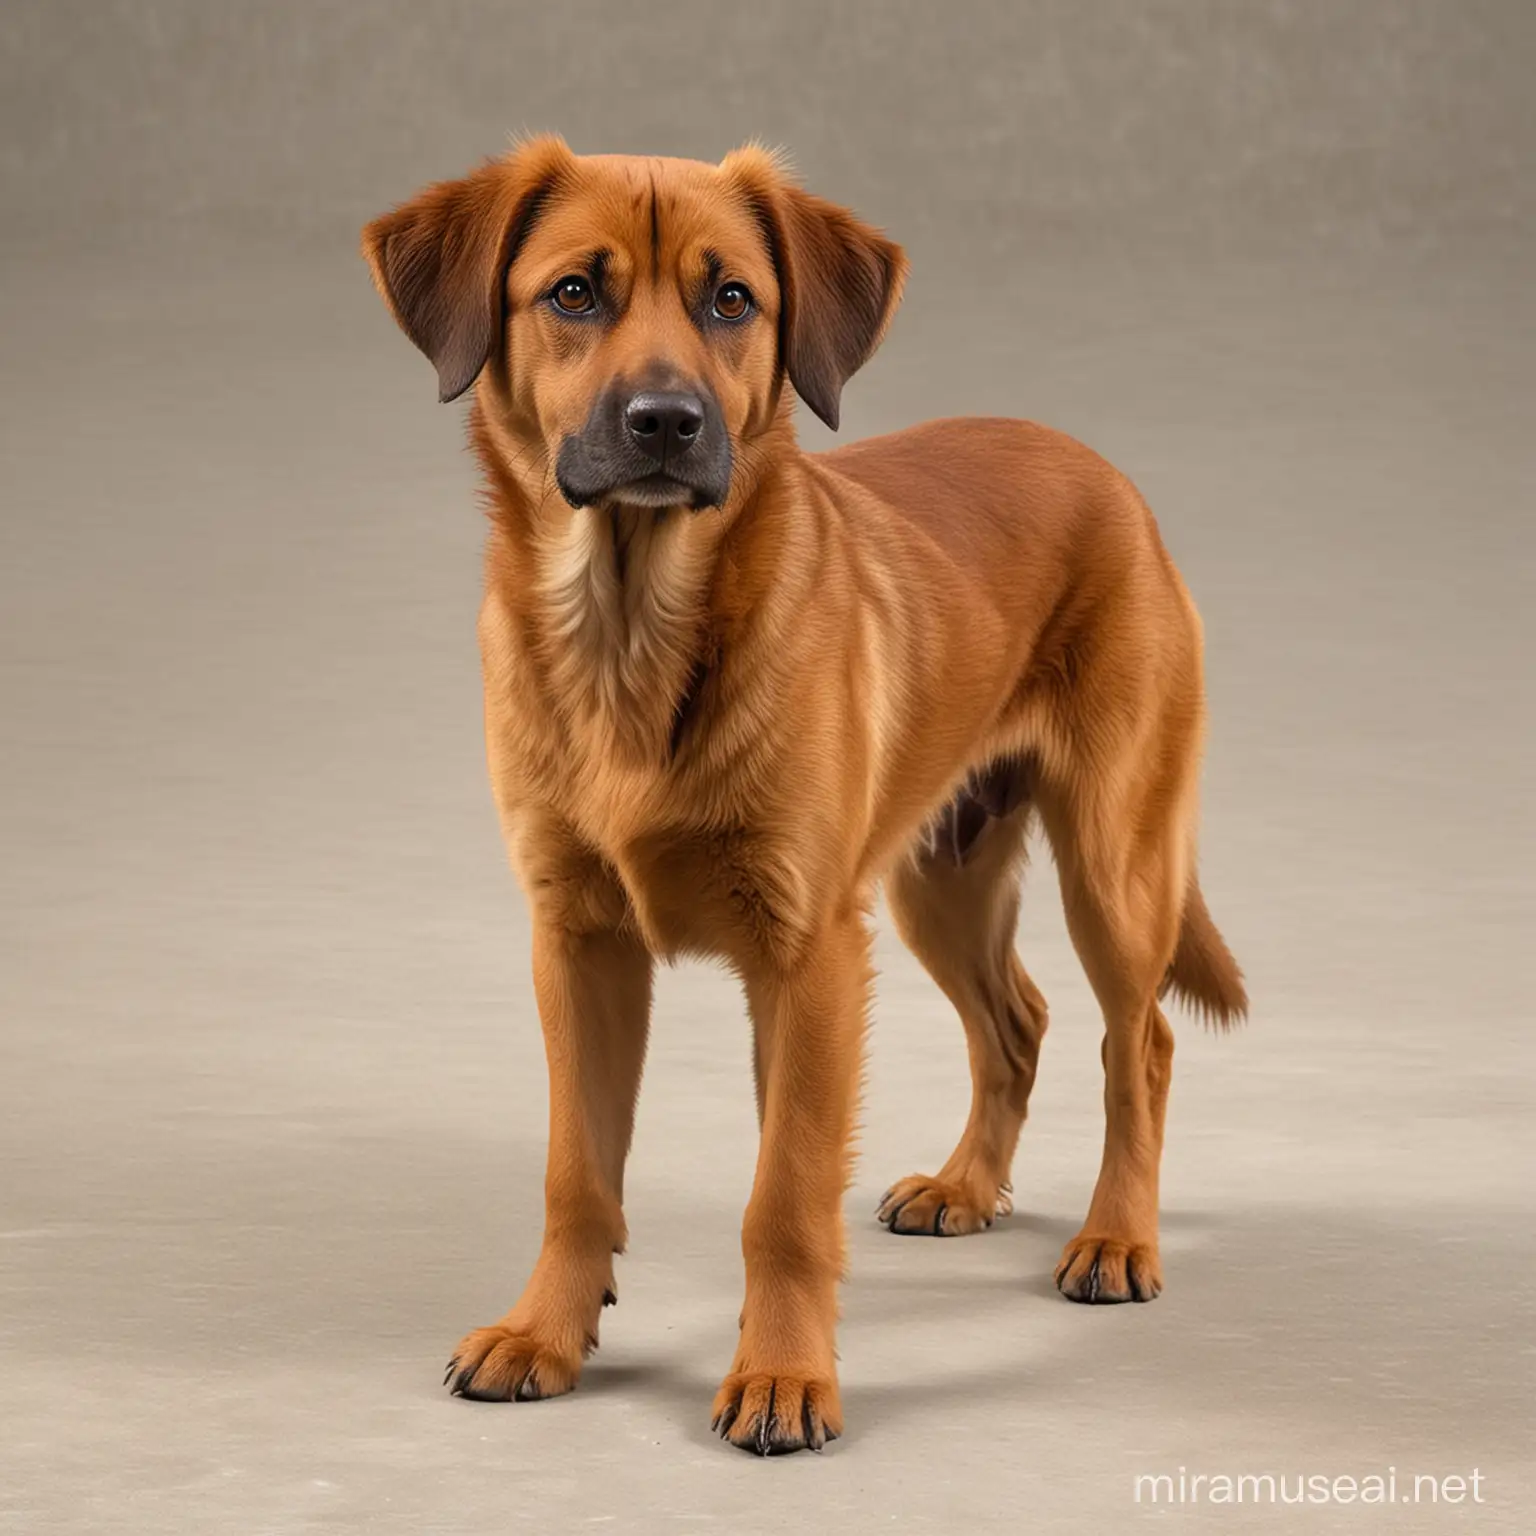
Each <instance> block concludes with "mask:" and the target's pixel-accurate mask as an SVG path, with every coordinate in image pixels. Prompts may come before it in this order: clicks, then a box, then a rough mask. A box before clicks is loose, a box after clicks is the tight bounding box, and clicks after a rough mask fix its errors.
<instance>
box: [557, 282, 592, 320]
mask: <svg viewBox="0 0 1536 1536" xmlns="http://www.w3.org/2000/svg"><path fill="white" fill-rule="evenodd" d="M554 300H555V308H556V309H559V310H562V311H564V313H566V314H568V315H584V314H586V312H587V311H588V310H589V309H591V308H592V305H593V304H594V302H596V301H595V300H594V299H593V297H592V284H591V283H589V282H588V281H587V280H586V278H584V277H562V278H561V279H560V281H559V282H558V283H556V284H555V292H554Z"/></svg>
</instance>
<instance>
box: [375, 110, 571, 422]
mask: <svg viewBox="0 0 1536 1536" xmlns="http://www.w3.org/2000/svg"><path fill="white" fill-rule="evenodd" d="M571 159H572V156H571V152H570V150H568V149H567V148H566V146H565V143H564V141H563V140H561V139H558V138H554V137H549V138H541V139H534V140H532V141H531V142H529V143H527V144H524V145H523V146H522V147H521V148H519V149H517V150H514V151H513V153H512V154H510V155H508V156H507V157H506V158H505V159H501V160H492V161H489V162H487V163H486V164H485V165H483V166H481V167H480V169H479V170H477V171H472V172H471V173H470V174H469V175H468V176H464V177H461V178H460V179H459V180H457V181H440V182H437V183H435V184H434V185H432V186H430V187H427V188H426V189H425V190H424V191H422V192H419V193H417V195H416V196H415V197H413V198H412V199H411V200H410V201H409V202H408V203H402V204H401V205H400V206H399V207H398V208H396V209H395V210H394V211H393V212H391V213H386V214H384V215H383V216H382V217H380V218H377V219H375V220H374V221H373V222H372V223H371V224H369V225H368V226H367V228H366V229H364V230H363V255H364V256H365V257H367V259H368V265H369V267H370V268H371V269H372V271H373V281H374V286H375V287H377V288H378V290H379V292H380V293H381V294H382V295H383V297H384V302H385V303H386V304H388V305H389V308H390V311H391V313H392V314H393V315H394V317H395V319H396V320H397V321H398V322H399V324H400V329H401V330H403V331H404V332H405V334H406V335H407V336H409V337H410V339H411V340H412V341H413V342H415V344H416V345H417V346H418V347H420V348H421V350H422V351H423V352H425V353H426V355H427V357H428V358H429V359H430V360H431V362H432V364H433V365H434V366H435V367H436V369H437V378H438V398H439V399H440V400H443V401H448V400H457V399H458V397H459V396H460V395H462V394H463V393H464V391H465V390H466V389H468V388H469V386H470V385H471V384H473V383H474V382H475V380H476V379H477V378H478V377H479V375H480V370H481V369H482V368H483V367H484V366H485V361H486V359H487V358H488V357H489V356H490V355H491V349H492V348H493V347H494V346H495V345H496V339H497V336H498V335H499V334H500V331H501V326H502V319H503V316H502V307H503V287H504V285H505V282H506V276H507V267H508V265H509V264H510V263H511V261H512V259H513V257H514V256H516V254H517V247H518V245H519V243H520V242H521V241H522V239H523V237H524V236H525V235H526V234H527V233H528V230H529V228H530V227H531V225H532V223H533V220H534V218H535V217H536V215H537V214H538V211H539V208H540V207H541V206H542V204H543V203H544V201H545V199H546V198H547V197H548V196H549V194H550V192H551V191H552V190H553V189H554V187H555V184H556V182H557V181H558V179H559V177H560V174H561V172H562V170H564V169H565V168H566V167H567V166H568V165H569V164H570V162H571Z"/></svg>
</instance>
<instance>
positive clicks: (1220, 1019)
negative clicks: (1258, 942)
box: [1158, 870, 1248, 1029]
mask: <svg viewBox="0 0 1536 1536" xmlns="http://www.w3.org/2000/svg"><path fill="white" fill-rule="evenodd" d="M1170 989H1171V990H1172V991H1173V993H1174V995H1175V996H1176V997H1177V998H1178V999H1179V1001H1180V1002H1182V1003H1183V1004H1184V1006H1185V1007H1186V1008H1190V1009H1193V1010H1194V1011H1195V1012H1196V1013H1198V1014H1199V1015H1200V1017H1201V1018H1202V1019H1204V1020H1205V1022H1206V1023H1207V1024H1211V1025H1214V1026H1215V1027H1216V1028H1217V1029H1230V1028H1231V1027H1232V1026H1233V1025H1234V1024H1236V1023H1237V1022H1238V1021H1239V1020H1241V1019H1245V1018H1247V1016H1248V989H1247V988H1246V987H1245V986H1244V985H1243V973H1242V971H1241V970H1239V969H1238V964H1237V961H1236V960H1234V959H1233V958H1232V951H1231V950H1230V949H1228V948H1227V941H1226V940H1225V939H1224V938H1222V936H1221V934H1220V932H1218V930H1217V928H1216V924H1215V923H1214V922H1212V921H1211V914H1210V912H1209V910H1208V909H1207V908H1206V905H1205V897H1204V896H1202V895H1201V894H1200V882H1199V881H1198V880H1197V879H1196V878H1195V875H1194V871H1193V870H1191V871H1190V876H1189V888H1188V890H1187V891H1186V893H1185V896H1184V918H1183V922H1182V923H1181V925H1180V927H1179V943H1178V947H1177V948H1176V949H1175V950H1174V952H1173V960H1172V961H1171V962H1170V964H1169V966H1168V974H1167V975H1166V976H1164V977H1163V985H1162V987H1161V988H1160V989H1159V992H1158V996H1159V997H1161V996H1163V994H1164V993H1166V992H1168V991H1169V990H1170Z"/></svg>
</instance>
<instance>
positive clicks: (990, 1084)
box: [878, 770, 1046, 1237]
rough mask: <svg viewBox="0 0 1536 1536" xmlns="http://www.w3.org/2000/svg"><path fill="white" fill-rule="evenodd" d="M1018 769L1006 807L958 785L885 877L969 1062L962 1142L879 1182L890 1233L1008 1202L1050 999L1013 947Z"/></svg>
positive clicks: (980, 1220)
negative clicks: (924, 1168) (885, 1186)
mask: <svg viewBox="0 0 1536 1536" xmlns="http://www.w3.org/2000/svg"><path fill="white" fill-rule="evenodd" d="M1016 773H1017V774H1018V777H1017V778H1016V781H1015V783H1014V786H1013V788H1014V791H1015V792H1014V793H1013V794H1011V795H1009V796H1007V797H1006V798H1005V799H1004V801H1003V802H1002V804H999V803H998V801H997V799H996V798H992V799H991V800H990V804H991V806H992V808H993V809H1003V810H1004V814H1003V815H1001V816H992V815H990V814H988V812H987V809H986V806H987V803H988V797H986V796H985V794H984V793H983V795H982V796H981V797H980V798H978V796H977V795H975V794H964V795H962V797H961V799H960V800H959V801H958V802H957V803H956V804H955V805H953V806H951V807H949V808H948V809H947V810H946V812H945V815H944V817H943V818H941V821H940V826H939V834H938V835H937V836H936V837H935V838H934V839H933V840H932V844H931V846H923V847H921V848H920V849H918V850H916V851H914V852H913V853H911V854H909V855H908V856H907V857H906V858H905V859H904V860H903V861H902V862H901V864H900V865H899V867H898V868H897V869H896V871H895V872H894V873H893V874H892V875H891V876H890V877H889V878H888V879H887V881H886V898H887V901H888V902H889V904H890V908H891V912H892V915H893V916H894V918H895V920H896V926H897V929H898V931H899V932H900V934H901V936H902V939H903V940H904V941H905V943H906V944H907V946H908V948H909V949H911V950H912V952H913V953H914V954H915V955H916V956H917V958H918V959H919V960H920V961H922V963H923V966H924V967H925V969H926V970H927V971H928V974H929V975H930V976H932V977H933V979H934V980H935V981H936V982H937V983H938V984H939V986H940V988H941V989H942V990H943V991H944V993H945V995H946V996H947V997H948V998H949V1000H950V1001H951V1002H952V1003H953V1004H954V1005H955V1009H956V1011H957V1012H958V1013H959V1015H960V1021H961V1023H962V1024H963V1025H964V1026H965V1040H966V1049H967V1051H968V1053H969V1055H970V1061H971V1113H970V1118H969V1119H968V1120H967V1121H966V1126H965V1131H964V1133H963V1134H962V1135H961V1137H960V1142H959V1144H958V1145H957V1146H956V1148H955V1150H954V1151H953V1152H952V1153H951V1154H950V1157H949V1160H948V1161H947V1162H946V1163H945V1164H944V1166H943V1167H942V1168H940V1169H939V1171H938V1173H937V1174H936V1175H934V1176H933V1177H932V1178H928V1177H925V1176H923V1175H920V1174H915V1175H913V1176H911V1177H909V1178H905V1179H902V1180H901V1181H900V1182H899V1183H897V1184H895V1185H893V1186H892V1188H891V1189H890V1190H889V1191H888V1192H887V1193H886V1195H885V1198H884V1199H883V1200H882V1201H881V1203H880V1207H879V1211H878V1215H879V1219H880V1220H881V1221H882V1222H883V1223H884V1224H885V1225H886V1226H887V1227H889V1228H890V1230H891V1231H892V1232H899V1233H903V1234H913V1235H926V1236H934V1237H958V1236H961V1235H963V1234H965V1233H968V1232H977V1231H980V1230H981V1229H982V1228H984V1227H990V1226H991V1225H992V1222H993V1219H994V1217H995V1216H996V1215H998V1214H1006V1213H1007V1212H1008V1211H1010V1210H1011V1209H1012V1184H1011V1170H1012V1166H1013V1153H1014V1148H1015V1147H1016V1145H1017V1144H1018V1139H1019V1130H1020V1127H1021V1126H1022V1125H1023V1123H1024V1115H1025V1112H1026V1110H1027V1109H1028V1106H1029V1095H1030V1090H1031V1089H1032V1088H1033V1087H1034V1083H1035V1068H1036V1064H1037V1062H1038V1059H1039V1055H1040V1042H1041V1040H1042V1038H1043V1037H1044V1035H1045V1028H1046V1006H1045V999H1044V997H1042V996H1041V994H1040V992H1039V989H1038V988H1037V987H1036V986H1035V984H1034V983H1033V982H1032V981H1031V980H1030V979H1029V976H1028V975H1027V974H1026V972H1025V970H1024V967H1023V965H1021V964H1020V962H1019V957H1018V955H1017V954H1016V953H1015V952H1014V947H1013V945H1014V931H1015V929H1016V928H1017V926H1018V916H1019V886H1020V881H1021V878H1022V874H1023V866H1024V845H1025V839H1026V835H1027V832H1028V826H1029V816H1030V810H1029V805H1028V803H1027V801H1022V802H1019V796H1020V795H1021V794H1022V792H1023V786H1024V782H1025V781H1024V777H1023V774H1022V770H1016ZM1008 800H1013V801H1015V802H1016V803H1014V804H1012V805H1011V807H1010V806H1008Z"/></svg>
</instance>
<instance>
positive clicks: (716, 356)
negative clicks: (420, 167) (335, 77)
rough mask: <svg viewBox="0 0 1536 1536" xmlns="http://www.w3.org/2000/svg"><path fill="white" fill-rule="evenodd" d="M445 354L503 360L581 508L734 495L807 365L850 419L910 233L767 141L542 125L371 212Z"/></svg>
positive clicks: (549, 466)
mask: <svg viewBox="0 0 1536 1536" xmlns="http://www.w3.org/2000/svg"><path fill="white" fill-rule="evenodd" d="M364 250H365V252H366V254H367V255H368V258H369V261H370V263H371V264H372V266H373V270H374V275H375V279H376V281H377V283H378V285H379V287H380V289H381V290H382V291H383V293H384V294H385V297H386V298H387V300H388V301H389V303H390V306H391V308H392V309H393V310H394V312H395V315H396V318H397V319H398V320H399V321H400V323H401V325H402V327H403V328H404V329H405V331H406V333H407V334H408V335H409V336H410V337H411V339H412V340H413V341H415V342H416V344H417V345H418V346H419V347H421V349H422V350H423V351H424V352H425V353H426V354H427V355H428V356H429V357H430V358H431V359H432V361H433V362H434V363H435V364H436V365H437V368H438V374H439V380H440V385H441V390H440V393H441V397H442V398H443V399H445V400H448V399H453V398H456V397H457V396H458V395H460V394H462V393H463V392H464V390H466V389H468V388H469V386H470V385H471V384H473V383H474V382H475V381H476V379H477V378H478V379H480V380H481V391H480V397H479V398H480V404H481V408H482V410H483V411H484V412H485V413H486V414H487V416H490V417H494V418H495V420H496V421H497V422H498V424H499V425H501V426H503V427H505V429H506V431H507V434H508V438H509V441H510V442H511V443H512V444H513V445H515V447H516V449H517V452H516V453H515V455H513V465H512V467H514V470H515V472H517V473H519V474H520V475H524V476H526V475H527V474H529V473H530V472H531V471H533V470H537V471H538V472H539V473H541V474H542V475H543V476H544V477H545V478H546V483H548V484H550V487H551V489H552V490H553V489H554V488H558V491H559V494H560V496H561V497H562V498H563V499H564V500H565V501H566V502H568V503H570V504H571V505H572V506H576V507H604V506H612V507H621V506H622V507H636V508H650V509H654V510H656V511H657V512H663V511H665V510H667V509H673V508H676V509H686V510H698V509H701V508H706V507H723V506H725V505H726V504H727V502H729V501H730V500H731V498H732V497H733V495H734V494H736V493H737V492H738V491H739V490H740V488H741V485H742V481H743V466H744V465H751V464H753V463H754V462H755V456H754V455H753V454H752V445H753V443H754V441H755V440H756V439H757V438H759V437H760V436H762V435H763V434H764V433H766V432H767V431H768V430H769V429H770V427H772V426H773V424H774V423H775V421H776V420H778V419H779V417H780V415H781V412H780V404H781V397H782V393H783V384H784V381H785V379H786V378H787V379H788V380H789V381H790V383H792V384H793V386H794V388H795V389H796V391H797V392H798V393H799V394H800V396H801V397H802V398H803V399H804V400H805V401H806V402H807V403H808V404H809V405H810V406H811V408H812V409H813V410H814V411H815V412H816V414H817V415H818V416H820V417H821V418H822V419H823V420H824V421H826V422H827V423H828V424H829V425H830V426H833V427H835V426H836V425H837V420H838V407H839V396H840V392H841V389H842V386H843V383H844V382H845V381H846V379H847V378H848V377H849V376H850V375H851V374H852V373H853V372H854V371H855V370H856V369H857V368H858V367H859V366H860V365H861V364H862V363H863V362H864V361H865V359H866V358H867V357H868V355H869V354H870V352H872V351H873V350H874V347H875V346H876V344H877V343H878V340H879V337H880V335H881V333H882V332H883V330H884V327H885V325H886V323H887V322H888V320H889V318H890V315H891V312H892V311H893V310H894V308H895V305H896V303H897V300H898V297H899V294H900V289H901V284H902V280H903V277H904V275H905V270H906V261H905V258H904V257H903V255H902V253H901V251H900V249H899V248H898V247H897V246H895V245H893V244H892V243H891V242H890V241H888V240H886V239H885V238H884V237H883V236H881V235H880V234H878V233H877V232H876V231H874V230H872V229H870V228H869V227H868V226H866V225H864V224H862V223H860V222H859V221H858V220H857V219H855V218H854V217H853V216H852V215H851V214H849V213H847V212H846V211H845V210H843V209H840V208H837V207H835V206H833V205H832V204H830V203H824V202H822V201H821V200H820V199H818V198H814V197H811V196H810V195H809V194H807V193H805V192H802V191H800V190H799V189H798V188H797V187H794V186H792V185H791V184H790V183H788V182H787V181H786V180H785V178H784V176H783V174H782V172H781V170H780V168H779V166H778V165H777V163H776V162H775V161H774V160H773V158H772V157H771V156H769V155H768V154H766V153H764V152H763V151H760V150H755V149H748V150H741V151H738V152H737V153H736V154H734V155H730V156H728V157H727V158H726V159H725V160H724V161H722V162H721V164H719V165H718V166H714V165H706V164H703V163H701V162H695V161H687V160H650V159H640V158H634V157H629V156H591V157H577V156H574V155H572V154H571V153H570V151H569V150H568V149H566V147H565V145H564V144H563V143H561V142H560V141H559V140H558V139H541V140H536V141H534V142H533V143H530V144H528V145H525V146H524V147H523V148H522V149H520V150H518V151H516V152H515V153H514V154H513V155H511V156H510V157H508V158H507V159H506V160H502V161H497V162H493V163H491V164H489V165H487V166H485V167H483V168H482V169H481V170H480V171H478V172H475V173H474V174H473V175H471V176H469V177H466V178H464V179H463V180H461V181H457V182H444V183H440V184H438V185H437V186H435V187H431V188H429V189H428V190H427V191H425V192H423V193H422V194H420V195H419V196H418V197H417V198H416V199H414V200H413V201H412V202H410V203H407V204H405V205H404V206H403V207H401V208H400V209H398V210H396V211H395V212H394V213H392V214H387V215H385V216H384V217H383V218H381V219H378V220H375V221H374V223H373V224H371V225H369V227H368V229H367V231H365V233H364Z"/></svg>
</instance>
